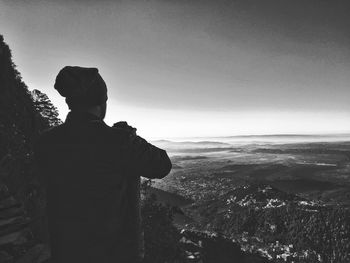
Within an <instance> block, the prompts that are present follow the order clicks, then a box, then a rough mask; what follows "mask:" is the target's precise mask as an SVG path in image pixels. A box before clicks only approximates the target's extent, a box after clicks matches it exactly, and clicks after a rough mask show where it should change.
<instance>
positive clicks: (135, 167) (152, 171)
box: [126, 135, 172, 179]
mask: <svg viewBox="0 0 350 263" xmlns="http://www.w3.org/2000/svg"><path fill="white" fill-rule="evenodd" d="M126 153H127V156H126V157H127V163H128V169H130V170H131V171H132V172H134V173H136V174H138V175H140V176H143V177H147V178H150V179H154V178H163V177H165V176H166V175H167V174H169V172H170V170H171V168H172V164H171V161H170V159H169V157H168V154H167V153H166V151H164V150H162V149H160V148H158V147H156V146H154V145H152V144H150V143H148V142H147V141H146V140H145V139H143V138H141V137H139V136H135V135H134V136H130V137H129V140H128V145H127V149H126Z"/></svg>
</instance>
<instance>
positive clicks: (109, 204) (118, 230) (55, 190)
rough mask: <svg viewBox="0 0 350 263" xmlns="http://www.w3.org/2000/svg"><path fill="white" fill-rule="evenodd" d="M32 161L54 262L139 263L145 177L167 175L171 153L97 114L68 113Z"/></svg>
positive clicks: (47, 135) (45, 137)
mask: <svg viewBox="0 0 350 263" xmlns="http://www.w3.org/2000/svg"><path fill="white" fill-rule="evenodd" d="M35 155H36V161H37V167H38V169H39V174H40V176H41V178H43V180H44V183H45V185H46V189H47V216H48V225H49V234H50V245H51V250H52V258H53V259H54V260H55V261H54V262H55V263H70V262H75V263H79V262H84V263H89V262H99V263H109V262H113V263H115V262H120V263H123V262H133V263H135V262H138V260H139V250H140V242H139V237H140V210H139V195H140V192H139V190H140V188H139V187H140V185H139V184H140V176H143V177H147V178H163V177H164V176H166V175H167V174H168V173H169V172H170V170H171V162H170V159H169V157H168V155H167V153H166V152H165V151H164V150H162V149H159V148H157V147H155V146H153V145H151V144H149V143H148V142H147V141H145V140H144V139H142V138H141V137H139V136H136V135H133V134H132V133H131V132H130V131H127V130H124V129H118V128H111V127H109V126H108V125H106V124H105V123H104V122H103V121H101V120H99V119H98V118H96V117H95V116H94V115H91V114H87V113H74V112H73V113H72V112H71V113H69V114H68V116H67V120H66V122H65V123H64V124H62V125H60V126H58V127H55V128H53V129H51V130H49V131H47V132H45V133H44V134H43V135H42V136H41V138H40V140H39V142H38V144H37V147H36V151H35Z"/></svg>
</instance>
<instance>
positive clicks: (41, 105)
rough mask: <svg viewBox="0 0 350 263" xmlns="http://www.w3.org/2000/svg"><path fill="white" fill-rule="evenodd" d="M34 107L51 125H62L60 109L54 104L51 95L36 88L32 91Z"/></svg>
mask: <svg viewBox="0 0 350 263" xmlns="http://www.w3.org/2000/svg"><path fill="white" fill-rule="evenodd" d="M31 95H32V98H33V102H34V107H35V109H36V110H37V111H38V112H39V114H40V115H41V116H42V117H43V119H44V120H45V121H46V122H47V125H48V126H49V127H54V126H57V125H60V124H61V123H62V121H61V120H60V119H59V118H58V110H57V108H56V107H55V106H54V105H53V104H52V102H51V101H50V99H49V97H48V96H47V95H46V94H45V93H42V92H41V91H39V90H37V89H35V90H33V91H32V92H31Z"/></svg>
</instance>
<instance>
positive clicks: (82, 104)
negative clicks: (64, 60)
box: [54, 66, 107, 119]
mask: <svg viewBox="0 0 350 263" xmlns="http://www.w3.org/2000/svg"><path fill="white" fill-rule="evenodd" d="M54 87H55V89H56V90H57V91H58V92H59V93H60V95H62V96H63V97H65V98H66V103H67V104H68V107H69V109H70V110H72V111H87V112H91V113H93V114H95V115H97V116H99V117H100V118H102V119H103V118H104V117H105V114H106V101H107V86H106V83H105V82H104V80H103V79H102V77H101V75H100V74H99V73H98V69H97V68H83V67H72V66H66V67H64V68H63V69H61V70H60V72H59V73H58V75H57V77H56V82H55V86H54Z"/></svg>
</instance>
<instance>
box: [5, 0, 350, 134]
mask: <svg viewBox="0 0 350 263" xmlns="http://www.w3.org/2000/svg"><path fill="white" fill-rule="evenodd" d="M349 11H350V2H347V1H342V0H341V1H336V2H328V1H320V0H310V1H302V0H294V1H279V0H266V1H259V0H250V1H246V0H245V1H243V0H236V1H224V0H218V1H209V0H199V1H181V0H179V1H176V0H174V1H166V0H150V1H122V0H121V1H112V0H104V1H98V2H96V1H89V0H75V1H73V0H64V1H53V0H48V1H42V0H32V1H26V0H11V1H9V0H0V34H3V35H4V38H5V41H6V42H7V43H8V44H9V46H10V48H11V50H12V54H13V59H14V62H15V64H16V65H17V66H18V70H19V71H20V73H21V74H22V77H23V80H24V82H25V83H26V84H27V85H28V87H29V89H30V90H32V89H39V90H41V91H43V92H45V93H46V94H48V96H49V98H50V99H51V100H52V102H53V103H54V105H55V106H57V107H58V109H59V112H60V117H61V118H62V119H64V118H65V115H66V114H67V112H68V108H67V106H66V105H65V102H64V99H63V98H62V97H60V96H59V94H58V93H57V92H56V91H55V90H54V89H53V84H54V80H55V77H56V75H57V73H58V71H59V70H60V69H61V68H62V67H63V66H65V65H80V66H87V67H97V68H98V69H99V70H100V73H101V75H102V77H103V78H104V79H105V81H106V83H107V86H108V95H109V101H108V109H107V116H106V122H107V123H108V124H112V123H113V122H116V121H119V120H127V121H128V122H129V123H130V124H131V125H133V126H135V127H136V128H138V132H139V134H140V135H141V136H144V137H146V138H151V139H153V138H171V137H214V136H232V135H249V134H255V135H257V134H260V135H262V134H286V133H288V134H325V133H328V134H330V133H350V103H349V97H350V88H349V83H350V74H349V72H350V35H349V34H348V28H349V27H350V17H349V15H348V14H349Z"/></svg>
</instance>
